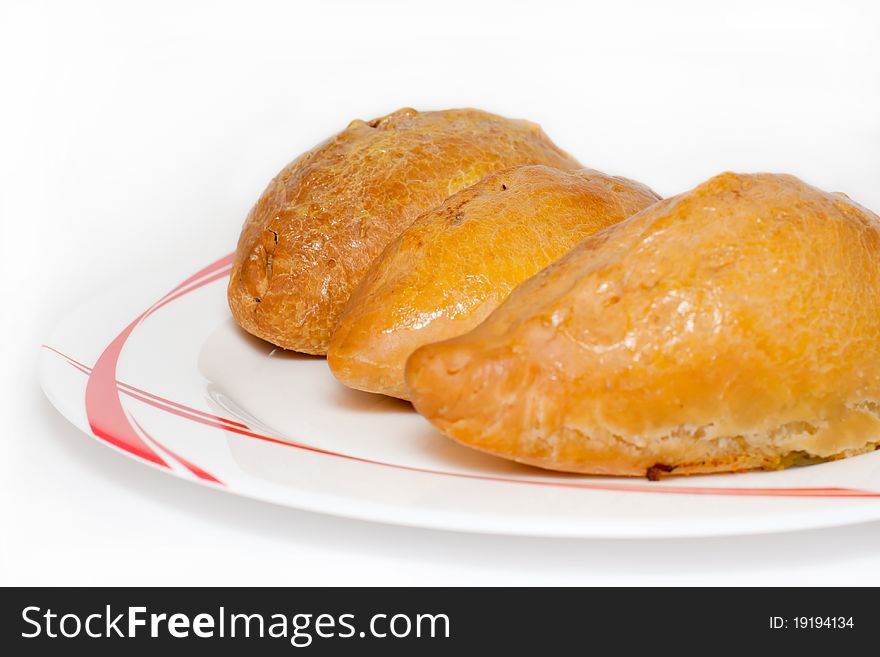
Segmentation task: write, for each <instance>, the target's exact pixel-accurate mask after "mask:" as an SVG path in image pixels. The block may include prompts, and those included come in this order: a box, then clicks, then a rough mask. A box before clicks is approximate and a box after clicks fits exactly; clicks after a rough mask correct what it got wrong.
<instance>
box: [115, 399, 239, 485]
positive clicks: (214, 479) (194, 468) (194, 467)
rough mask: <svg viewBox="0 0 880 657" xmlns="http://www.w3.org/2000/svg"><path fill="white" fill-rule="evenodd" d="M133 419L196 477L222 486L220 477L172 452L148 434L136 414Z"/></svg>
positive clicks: (153, 439)
mask: <svg viewBox="0 0 880 657" xmlns="http://www.w3.org/2000/svg"><path fill="white" fill-rule="evenodd" d="M131 419H132V422H134V423H135V425H136V426H137V428H138V429H140V431H141V433H143V434H144V435H145V436H146V437H147V438H149V439H150V440H152V441H153V442H154V443H156V444H157V445H158V446H159V447H161V448H162V449H164V450H165V451H166V452H168V453H169V454H170V455H171V456H173V457H174V458H175V459H176V460H178V461H180V463H181V465H183V466H184V467H185V468H186V469H187V470H189V471H190V472H192V473H193V474H194V475H195V476H196V477H198V478H199V479H204V480H205V481H210V482H212V483H215V484H220V485H221V486H222V485H223V482H222V481H220V480H219V479H217V477H215V476H214V475H212V474H210V473H208V472H205V471H204V470H202V469H201V468H200V467H199V466H197V465H195V464H194V463H192V462H191V461H188V460H186V459H185V458H183V457H182V456H181V455H180V454H177V453H176V452H172V451H171V450H170V449H169V448H168V447H166V446H165V445H163V444H162V443H160V442H159V441H158V440H156V439H155V438H154V437H153V436H151V435H150V434H148V433H147V430H146V429H144V428H143V426H141V423H140V422H138V421H137V420H136V419H135V418H134V416H132V418H131Z"/></svg>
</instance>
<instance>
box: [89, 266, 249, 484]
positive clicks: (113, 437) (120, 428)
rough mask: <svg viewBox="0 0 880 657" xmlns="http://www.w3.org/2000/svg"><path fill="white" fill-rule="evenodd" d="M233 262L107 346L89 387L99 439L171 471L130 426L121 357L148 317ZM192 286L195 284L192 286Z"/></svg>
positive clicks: (193, 279)
mask: <svg viewBox="0 0 880 657" xmlns="http://www.w3.org/2000/svg"><path fill="white" fill-rule="evenodd" d="M231 262H232V254H228V255H226V256H224V257H222V258H220V259H219V260H216V261H215V262H213V263H211V264H210V265H208V266H207V267H204V268H202V269H201V270H199V271H198V272H196V273H195V274H193V275H192V276H190V277H189V278H188V279H186V280H185V281H184V282H183V283H181V284H180V285H178V286H177V287H176V288H174V290H172V291H171V292H169V293H168V294H166V295H165V296H164V297H163V298H162V299H161V300H160V301H159V302H157V303H156V304H154V305H153V306H151V307H150V308H149V309H147V310H146V311H144V312H143V313H141V314H140V315H139V316H138V317H137V318H136V319H135V320H134V321H133V322H132V323H131V324H129V325H128V326H126V327H125V328H124V329H123V330H122V332H121V333H120V334H119V335H117V336H116V338H114V339H113V341H112V342H111V343H110V344H109V345H107V347H106V348H105V349H104V352H103V353H102V354H101V355H100V356H99V357H98V360H97V362H96V363H95V366H94V367H93V368H92V372H91V374H90V375H89V380H88V382H87V383H86V399H85V405H86V417H87V418H88V421H89V427H90V428H91V430H92V433H93V434H95V435H96V436H97V437H98V438H101V439H102V440H105V441H107V442H108V443H110V444H112V445H115V446H116V447H118V448H120V449H122V450H125V451H127V452H129V453H130V454H133V455H135V456H137V457H139V458H142V459H144V460H145V461H149V462H151V463H154V464H156V465H160V466H162V467H166V468H167V467H168V464H167V463H165V461H164V460H163V459H162V458H161V457H160V456H159V455H158V454H157V453H156V452H155V451H154V450H153V449H152V448H151V447H150V446H149V445H147V444H146V443H145V442H144V441H143V440H142V439H141V437H140V436H139V435H138V434H137V432H136V431H135V430H134V428H133V427H132V426H131V424H130V423H129V421H128V417H127V416H126V414H125V410H124V409H123V408H122V401H121V399H120V398H119V389H118V388H117V385H116V366H117V363H118V362H119V356H120V354H121V353H122V348H123V346H124V345H125V342H126V341H127V340H128V338H129V336H130V335H131V333H132V331H134V329H135V328H136V327H137V326H138V324H140V322H141V321H143V319H144V318H145V317H147V316H148V315H149V314H151V313H152V312H155V311H156V310H157V309H158V308H160V307H161V306H162V305H164V303H167V302H168V300H169V299H171V298H178V297H179V296H180V295H181V292H176V291H178V290H183V289H184V288H185V289H186V291H187V292H192V291H193V290H196V289H198V288H199V287H201V286H202V285H206V284H207V283H210V282H212V281H214V280H216V279H217V278H218V276H217V275H216V274H214V273H213V272H216V271H217V270H222V269H224V268H226V267H228V266H229V264H230V263H231ZM205 276H208V278H204V277H205ZM190 283H192V284H191V285H190ZM187 286H189V287H187ZM175 294H177V296H175Z"/></svg>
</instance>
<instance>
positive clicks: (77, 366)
mask: <svg viewBox="0 0 880 657" xmlns="http://www.w3.org/2000/svg"><path fill="white" fill-rule="evenodd" d="M42 346H43V347H44V348H45V349H48V350H49V351H53V352H55V353H56V354H58V355H59V356H61V357H62V358H63V359H65V360H66V361H67V363H68V365H71V366H73V367H74V368H75V369H78V370H79V371H80V372H82V373H83V374H91V372H92V368H91V367H89V366H88V365H84V364H83V363H81V362H80V361H78V360H76V359H75V358H72V357H70V356H68V355H67V354H65V353H63V352H61V351H58V350H57V349H55V348H54V347H50V346H49V345H47V344H44V345H42ZM116 385H117V386H118V387H119V388H120V389H121V390H122V392H124V393H125V394H127V395H131V392H135V393H137V394H139V395H144V396H145V397H150V398H152V399H155V400H156V401H157V402H161V403H162V404H166V405H168V406H174V407H175V408H179V409H181V410H184V411H188V412H190V413H194V414H195V415H201V416H202V417H207V418H211V419H212V420H217V421H218V422H224V423H225V424H231V425H232V426H235V427H241V428H242V429H248V428H249V427H248V425H246V424H242V423H241V422H236V421H235V420H230V419H229V418H226V417H223V416H221V415H213V414H212V413H206V412H205V411H200V410H199V409H197V408H193V407H192V406H187V405H186V404H180V403H178V402H176V401H172V400H170V399H165V398H164V397H160V396H159V395H154V394H153V393H152V392H148V391H147V390H143V389H142V388H137V387H135V386H133V385H130V384H128V383H125V382H124V381H119V380H117V381H116ZM129 391H131V392H129Z"/></svg>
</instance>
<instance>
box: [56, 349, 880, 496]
mask: <svg viewBox="0 0 880 657" xmlns="http://www.w3.org/2000/svg"><path fill="white" fill-rule="evenodd" d="M71 365H73V363H71ZM74 367H76V365H74ZM77 369H80V371H82V369H81V368H79V367H77ZM126 394H128V395H130V396H131V397H132V398H134V399H137V400H139V401H141V402H144V403H145V404H149V405H151V406H154V407H156V408H158V409H161V410H164V411H166V412H170V413H172V414H174V415H177V416H179V417H182V418H184V419H187V420H191V421H193V422H198V423H201V424H205V425H207V426H211V427H215V428H217V429H225V430H226V431H231V432H233V433H237V434H239V435H242V436H246V437H249V438H256V439H258V440H263V441H266V442H270V443H274V444H276V445H282V446H284V447H292V448H294V449H302V450H305V451H309V452H315V453H317V454H324V455H326V456H335V457H338V458H343V459H348V460H352V461H357V462H359V463H366V464H370V465H379V466H383V467H390V468H395V469H398V470H406V471H409V472H419V473H422V474H433V475H442V476H447V477H458V478H463V479H475V480H480V481H494V482H501V483H514V484H529V485H532V486H555V487H562V488H579V489H585V490H601V491H623V492H636V493H668V494H676V495H728V496H730V495H739V496H761V497H869V498H875V497H880V493H877V492H873V491H863V490H857V489H852V488H718V487H715V488H711V487H687V486H658V485H656V484H597V483H587V482H561V481H539V480H528V479H514V478H511V477H493V476H489V475H475V474H467V473H463V472H447V471H443V470H432V469H430V468H417V467H413V466H408V465H401V464H396V463H387V462H384V461H376V460H373V459H367V458H363V457H360V456H353V455H351V454H343V453H341V452H333V451H330V450H325V449H321V448H318V447H312V446H310V445H305V444H302V443H293V442H289V441H287V440H281V439H279V438H273V437H271V436H266V435H264V434H260V433H256V432H254V431H250V430H246V428H245V430H242V429H238V428H235V427H230V426H227V425H224V424H220V423H219V422H212V421H210V420H207V419H204V418H202V417H199V416H196V415H193V414H189V413H186V412H185V411H182V410H181V411H178V410H175V409H173V408H169V407H167V406H164V405H162V404H159V403H156V402H154V401H153V400H151V399H149V398H148V397H141V396H140V395H137V394H135V393H132V392H126ZM135 422H137V421H136V420H135ZM138 426H139V427H140V425H138ZM141 430H142V431H143V429H141ZM144 433H145V434H146V431H144ZM148 435H149V434H148ZM150 439H151V440H153V441H154V442H156V443H157V444H159V442H158V441H157V440H156V439H155V438H153V437H152V436H150ZM159 446H160V447H162V449H165V450H166V451H168V452H169V453H171V454H172V456H174V457H175V458H177V459H178V460H180V461H181V462H182V463H184V465H187V463H188V462H184V461H183V460H182V459H181V457H178V456H177V455H176V454H174V453H173V452H171V450H168V449H167V448H166V447H165V446H164V445H161V444H159ZM189 466H192V467H197V466H194V465H192V464H191V463H190V464H189ZM189 466H187V467H189ZM202 472H204V471H202ZM206 474H207V473H206Z"/></svg>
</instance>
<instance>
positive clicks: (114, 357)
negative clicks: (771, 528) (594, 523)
mask: <svg viewBox="0 0 880 657" xmlns="http://www.w3.org/2000/svg"><path fill="white" fill-rule="evenodd" d="M231 261H232V254H230V255H227V256H224V257H223V258H221V259H220V260H217V261H215V262H214V263H212V264H210V265H208V266H207V267H205V268H204V269H202V270H200V271H199V272H197V273H196V274H193V276H190V277H189V278H188V279H186V280H185V281H184V282H183V283H181V284H180V285H178V286H177V287H175V288H174V289H173V290H171V292H169V293H168V294H166V295H165V296H164V297H162V298H161V299H160V300H159V301H158V302H156V303H155V304H154V305H153V306H151V307H150V308H148V309H147V310H146V311H144V313H143V314H142V315H140V316H139V317H138V318H137V319H135V321H134V322H132V323H131V324H129V325H128V326H127V327H126V328H125V329H124V330H123V331H122V333H120V334H119V335H118V336H117V337H116V338H115V339H114V340H113V341H112V342H111V343H110V344H109V345H108V346H107V348H106V349H105V350H104V353H102V354H101V356H100V358H99V359H98V362H97V363H95V367H94V369H92V371H91V373H90V376H89V382H88V384H87V385H86V413H87V415H88V418H89V423H90V426H91V427H92V431H93V432H94V433H95V435H97V436H98V437H100V438H103V439H105V440H107V441H108V442H110V443H112V444H114V445H117V446H120V447H122V448H123V449H126V451H129V452H130V453H132V454H135V455H136V456H139V457H141V458H145V459H146V460H149V461H153V462H157V461H156V459H158V462H159V463H160V464H161V465H164V466H165V467H168V466H167V464H166V463H165V462H164V461H162V460H161V459H160V458H159V457H158V455H157V454H155V452H154V451H153V450H151V449H150V448H149V447H148V446H147V445H146V444H145V443H144V442H143V440H141V439H140V437H139V436H138V435H137V433H136V432H135V430H134V428H133V427H132V426H131V425H130V424H129V423H128V419H127V416H126V414H125V411H124V409H123V408H122V404H121V401H120V399H119V392H120V390H119V389H117V387H116V386H117V381H116V378H115V374H116V364H117V362H118V360H119V355H120V353H121V350H122V347H123V346H124V344H125V342H126V340H127V339H128V338H129V336H130V335H131V333H132V332H133V331H134V329H135V328H136V327H137V325H138V324H139V323H140V322H142V321H143V320H144V319H145V318H146V317H148V316H149V315H150V314H152V313H154V312H155V311H157V310H158V309H160V308H162V307H163V306H165V305H166V304H168V303H170V302H171V301H174V300H175V299H179V298H181V297H183V296H185V295H186V294H189V293H190V292H192V291H194V290H197V289H199V288H201V287H203V286H204V285H207V284H209V283H211V282H213V281H216V280H218V279H220V278H222V277H224V276H225V275H226V274H227V273H228V270H229V265H230V263H231ZM45 346H46V348H48V349H50V350H52V351H54V352H55V353H57V354H59V355H60V356H62V357H64V358H65V359H67V360H68V362H70V363H71V365H74V367H76V368H77V369H79V370H80V371H82V372H85V373H87V374H88V373H89V371H88V366H86V365H83V364H82V363H79V362H78V361H75V360H74V359H72V358H70V357H69V356H66V355H65V354H63V353H61V352H60V351H58V350H57V349H55V348H53V347H50V346H48V345H45ZM110 384H112V387H111V385H110ZM119 385H120V386H124V389H122V390H121V392H124V393H125V394H127V395H129V396H131V397H133V398H134V399H137V400H139V401H142V402H144V403H146V404H150V405H152V406H155V407H156V408H159V409H161V410H164V411H166V412H168V413H172V414H174V415H177V416H179V417H182V418H185V419H188V420H191V421H193V422H198V423H201V424H205V425H208V426H211V427H216V428H218V429H223V430H225V431H229V432H232V433H235V434H238V435H241V436H246V437H249V438H255V439H258V440H262V441H266V442H270V443H273V444H277V445H282V446H284V447H289V448H294V449H301V450H306V451H309V452H313V453H317V454H323V455H326V456H334V457H338V458H343V459H347V460H352V461H357V462H360V463H366V464H370V465H377V466H382V467H388V468H394V469H397V470H405V471H409V472H418V473H423V474H431V475H439V476H445V477H457V478H462V479H473V480H479V481H493V482H502V483H512V484H526V485H530V486H551V487H558V488H577V489H583V490H599V491H608V492H637V493H663V494H673V495H736V496H766V497H851V498H852V497H857V498H880V492H875V491H866V490H859V489H853V488H835V487H830V488H752V487H743V488H738V487H735V488H722V487H696V486H694V487H689V486H669V485H665V484H659V483H655V484H636V483H633V484H603V483H594V482H561V481H541V480H529V479H514V478H509V477H493V476H488V475H475V474H466V473H460V472H448V471H443V470H432V469H428V468H417V467H412V466H407V465H400V464H396V463H387V462H384V461H376V460H373V459H367V458H362V457H359V456H354V455H351V454H342V453H339V452H333V451H329V450H325V449H321V448H319V447H313V446H310V445H305V444H302V443H293V442H289V441H287V440H282V439H280V438H275V437H272V436H266V435H263V434H260V433H256V432H254V431H252V430H250V428H248V427H247V425H244V424H242V423H240V422H234V421H232V420H226V419H225V418H221V417H219V416H216V415H212V414H210V413H205V412H203V411H199V410H197V409H193V408H190V407H188V406H185V405H183V404H180V403H178V402H173V401H170V400H166V399H163V398H161V397H159V396H157V395H154V394H152V393H149V392H147V391H144V390H140V389H138V388H134V387H133V386H129V385H128V384H119ZM135 423H136V424H137V421H136V420H135ZM138 428H139V429H141V431H143V429H142V428H141V427H140V425H138ZM114 430H115V431H118V432H119V434H118V435H112V434H111V431H114ZM98 431H100V432H101V433H98ZM144 435H148V434H146V432H144ZM149 438H150V440H152V441H154V442H156V444H157V445H159V447H161V448H162V449H163V450H165V451H167V452H168V453H169V454H171V455H172V456H174V458H175V459H178V460H179V461H180V462H181V463H182V464H184V465H185V466H186V467H187V468H188V469H190V471H191V472H193V473H194V474H196V476H199V477H200V478H210V479H212V480H215V481H216V479H214V478H213V476H212V475H209V474H208V473H207V472H205V471H204V470H202V469H201V468H199V467H198V466H196V465H194V464H192V463H189V462H188V461H185V460H184V459H182V458H181V457H178V456H177V455H176V454H174V453H173V452H171V451H170V450H168V449H167V448H165V447H164V446H162V445H161V444H160V443H158V441H156V440H155V439H154V438H153V437H152V436H149ZM143 451H146V455H144V454H142V453H141V452H143ZM198 473H202V474H201V475H200V474H198ZM202 475H206V477H203V476H202Z"/></svg>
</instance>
